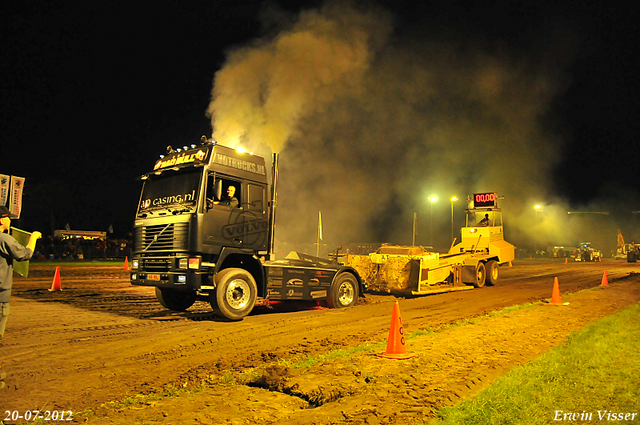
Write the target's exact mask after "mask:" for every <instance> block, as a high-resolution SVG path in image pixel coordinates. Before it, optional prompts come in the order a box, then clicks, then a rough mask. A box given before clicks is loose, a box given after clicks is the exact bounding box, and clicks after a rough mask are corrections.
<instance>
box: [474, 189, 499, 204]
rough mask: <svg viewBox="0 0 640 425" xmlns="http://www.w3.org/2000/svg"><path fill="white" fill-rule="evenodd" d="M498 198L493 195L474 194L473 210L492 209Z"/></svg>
mask: <svg viewBox="0 0 640 425" xmlns="http://www.w3.org/2000/svg"><path fill="white" fill-rule="evenodd" d="M497 198H498V197H497V196H496V194H495V193H474V194H473V207H474V208H494V207H495V206H496V199H497Z"/></svg>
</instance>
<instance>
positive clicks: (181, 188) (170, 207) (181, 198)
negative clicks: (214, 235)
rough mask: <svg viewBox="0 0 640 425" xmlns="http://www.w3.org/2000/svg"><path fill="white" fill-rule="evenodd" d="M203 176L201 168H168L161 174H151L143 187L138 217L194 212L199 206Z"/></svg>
mask: <svg viewBox="0 0 640 425" xmlns="http://www.w3.org/2000/svg"><path fill="white" fill-rule="evenodd" d="M201 178H202V171H201V170H199V169H196V170H193V169H191V170H180V171H172V170H167V171H165V172H164V173H162V174H161V175H159V176H156V175H151V176H149V178H148V179H147V180H146V181H145V182H144V187H143V188H142V197H141V200H140V205H139V206H138V217H140V218H144V217H147V216H150V215H154V214H158V215H165V214H166V213H167V212H170V213H172V214H181V213H191V212H194V211H195V210H196V207H197V206H198V193H199V188H200V179H201Z"/></svg>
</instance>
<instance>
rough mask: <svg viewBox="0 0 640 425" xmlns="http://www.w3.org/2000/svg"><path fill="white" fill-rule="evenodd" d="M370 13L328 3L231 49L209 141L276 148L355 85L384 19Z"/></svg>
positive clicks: (217, 85)
mask: <svg viewBox="0 0 640 425" xmlns="http://www.w3.org/2000/svg"><path fill="white" fill-rule="evenodd" d="M378 17H379V15H375V14H374V13H373V12H369V13H364V12H357V11H355V10H353V9H350V8H342V7H334V6H328V7H326V8H325V9H323V10H322V11H318V10H311V11H307V12H304V13H302V14H301V15H300V17H299V19H298V21H297V22H296V23H295V25H293V27H292V28H291V29H290V30H288V31H283V32H281V33H280V34H278V35H277V36H276V37H274V38H273V39H268V40H259V41H257V42H256V43H255V45H252V46H249V47H244V48H241V49H238V50H236V51H233V52H232V53H231V54H230V55H229V58H228V60H227V62H226V64H225V66H224V68H223V69H221V70H220V71H219V72H217V73H216V76H215V81H214V88H213V92H212V99H213V100H212V101H211V103H210V105H209V108H208V111H207V112H208V114H209V116H211V121H212V127H213V138H214V139H215V140H217V141H220V142H221V143H224V144H227V145H231V146H233V145H236V144H240V143H242V144H245V145H250V146H251V145H256V144H257V145H260V144H266V145H268V146H270V147H271V149H272V151H274V152H280V151H281V150H282V149H283V147H284V146H285V143H286V142H287V140H289V139H290V137H291V135H292V133H293V132H294V131H295V129H296V128H297V126H298V122H299V120H300V119H301V118H304V117H305V116H307V115H308V114H309V113H311V112H312V111H314V110H317V109H318V108H322V106H323V105H326V104H328V103H331V102H332V101H334V99H335V96H336V94H338V93H340V92H342V91H343V90H350V89H352V88H353V87H359V86H360V85H361V84H362V83H361V80H362V78H363V76H364V74H365V72H366V71H367V68H368V67H369V61H370V59H371V51H372V49H373V48H374V44H379V43H380V41H381V40H380V39H381V38H384V34H385V32H386V30H385V27H389V25H388V24H385V23H384V22H379V21H378V19H377V18H378Z"/></svg>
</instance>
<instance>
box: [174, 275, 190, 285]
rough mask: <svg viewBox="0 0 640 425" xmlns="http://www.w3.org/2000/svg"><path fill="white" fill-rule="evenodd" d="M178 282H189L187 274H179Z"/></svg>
mask: <svg viewBox="0 0 640 425" xmlns="http://www.w3.org/2000/svg"><path fill="white" fill-rule="evenodd" d="M176 283H187V276H185V275H183V274H180V275H178V281H177V282H176Z"/></svg>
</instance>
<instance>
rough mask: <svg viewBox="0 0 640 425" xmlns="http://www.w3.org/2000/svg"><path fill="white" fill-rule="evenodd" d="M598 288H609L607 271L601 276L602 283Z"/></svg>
mask: <svg viewBox="0 0 640 425" xmlns="http://www.w3.org/2000/svg"><path fill="white" fill-rule="evenodd" d="M600 286H609V280H608V279H607V271H606V270H605V271H604V274H603V275H602V283H601V284H600Z"/></svg>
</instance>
